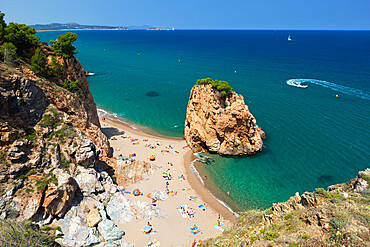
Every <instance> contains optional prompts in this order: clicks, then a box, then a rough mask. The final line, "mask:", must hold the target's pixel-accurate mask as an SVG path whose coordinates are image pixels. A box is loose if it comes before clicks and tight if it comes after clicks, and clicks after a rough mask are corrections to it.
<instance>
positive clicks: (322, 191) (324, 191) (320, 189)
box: [313, 188, 327, 197]
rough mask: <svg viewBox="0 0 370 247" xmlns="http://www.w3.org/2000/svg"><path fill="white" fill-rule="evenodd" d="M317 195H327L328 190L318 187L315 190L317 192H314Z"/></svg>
mask: <svg viewBox="0 0 370 247" xmlns="http://www.w3.org/2000/svg"><path fill="white" fill-rule="evenodd" d="M313 194H314V195H315V196H321V197H325V196H326V194H327V192H326V190H324V189H323V188H318V189H316V190H315V192H314V193H313Z"/></svg>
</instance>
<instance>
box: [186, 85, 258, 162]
mask: <svg viewBox="0 0 370 247" xmlns="http://www.w3.org/2000/svg"><path fill="white" fill-rule="evenodd" d="M262 133H263V131H262V130H261V129H260V128H259V127H258V126H257V124H256V119H255V118H254V116H253V115H252V114H251V113H250V112H249V110H248V106H247V105H245V103H244V98H243V96H242V95H240V94H237V93H235V92H231V93H229V94H227V95H222V94H220V93H219V92H218V91H217V90H216V89H214V88H212V86H211V85H196V86H194V87H193V89H192V90H191V93H190V97H189V103H188V107H187V111H186V120H185V131H184V137H185V140H186V141H187V143H188V145H189V147H190V148H191V149H192V150H193V151H194V152H199V151H209V152H212V153H219V154H221V155H251V154H255V153H257V152H259V151H261V150H262V144H263V143H262V138H261V134H262ZM263 134H264V133H263Z"/></svg>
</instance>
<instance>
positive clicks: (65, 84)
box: [63, 79, 79, 92]
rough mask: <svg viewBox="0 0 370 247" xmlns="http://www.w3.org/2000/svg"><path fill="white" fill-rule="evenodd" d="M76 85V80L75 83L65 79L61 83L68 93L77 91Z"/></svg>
mask: <svg viewBox="0 0 370 247" xmlns="http://www.w3.org/2000/svg"><path fill="white" fill-rule="evenodd" d="M77 84H78V80H76V81H75V82H70V81H68V80H67V79H65V80H64V82H63V87H64V88H65V89H67V90H68V91H70V92H75V91H77V90H78V89H79V87H78V85H77Z"/></svg>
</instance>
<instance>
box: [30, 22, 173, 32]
mask: <svg viewBox="0 0 370 247" xmlns="http://www.w3.org/2000/svg"><path fill="white" fill-rule="evenodd" d="M30 27H33V28H35V29H36V30H37V31H54V30H55V31H57V30H137V29H138V30H170V29H167V28H159V27H151V26H129V27H116V26H99V25H81V24H78V23H50V24H35V25H30Z"/></svg>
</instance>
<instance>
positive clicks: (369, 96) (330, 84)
mask: <svg viewBox="0 0 370 247" xmlns="http://www.w3.org/2000/svg"><path fill="white" fill-rule="evenodd" d="M286 82H298V83H312V84H315V85H318V86H322V87H325V88H329V89H331V90H334V91H337V92H341V93H344V94H347V95H353V96H357V97H359V98H362V99H366V100H370V93H369V92H366V91H364V90H361V89H356V88H351V87H346V86H343V85H339V84H336V83H333V82H328V81H322V80H316V79H289V80H287V81H286Z"/></svg>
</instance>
